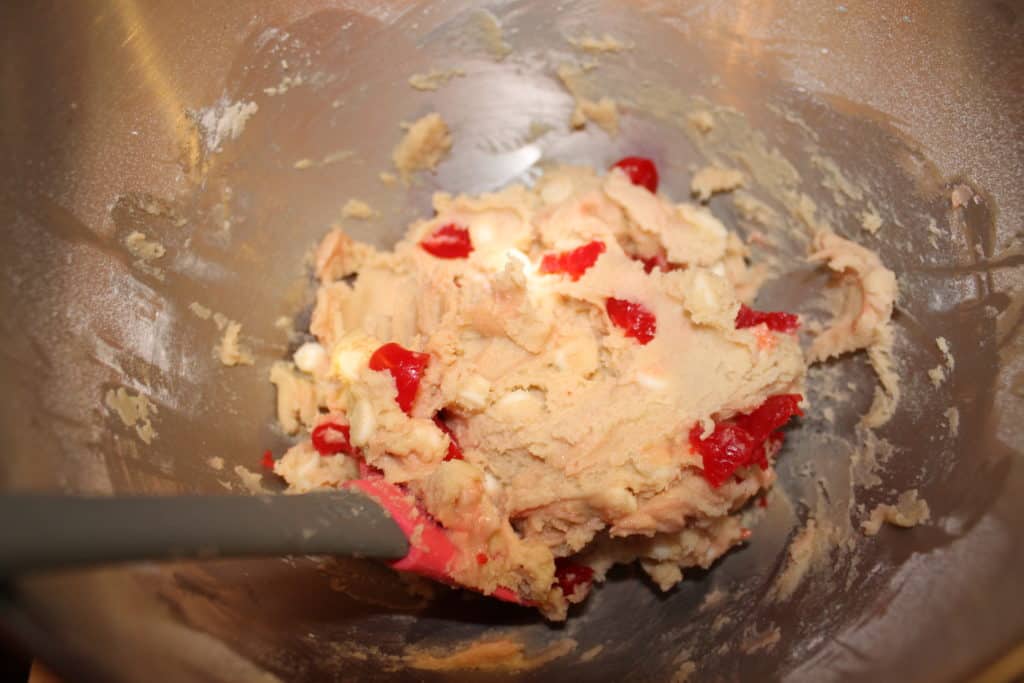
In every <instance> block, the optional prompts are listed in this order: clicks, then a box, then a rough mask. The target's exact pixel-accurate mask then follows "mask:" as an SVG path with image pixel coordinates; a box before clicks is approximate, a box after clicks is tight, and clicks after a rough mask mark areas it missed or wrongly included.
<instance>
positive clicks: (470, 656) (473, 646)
mask: <svg viewBox="0 0 1024 683" xmlns="http://www.w3.org/2000/svg"><path fill="white" fill-rule="evenodd" d="M575 649H576V641H575V640H573V639H572V638H563V639H561V640H557V641H555V642H554V643H552V644H551V645H548V646H547V647H545V648H544V649H542V650H541V651H540V652H537V653H536V654H533V655H528V654H526V647H525V646H524V645H523V643H521V642H519V641H516V640H512V639H510V638H502V639H500V640H491V641H484V642H474V643H469V644H467V645H463V646H461V647H457V648H456V649H455V650H454V651H452V652H437V653H435V652H429V651H423V650H418V649H414V648H413V649H410V651H409V654H407V655H406V657H405V663H406V664H407V665H409V666H410V667H412V668H413V669H420V670H424V671H464V670H474V671H508V672H514V671H527V670H529V669H536V668H537V667H540V666H542V665H544V664H547V663H548V662H551V661H554V660H556V659H558V658H559V657H564V656H566V655H567V654H569V653H571V652H572V651H573V650H575Z"/></svg>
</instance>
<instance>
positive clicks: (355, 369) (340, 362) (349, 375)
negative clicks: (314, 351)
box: [331, 331, 380, 382]
mask: <svg viewBox="0 0 1024 683" xmlns="http://www.w3.org/2000/svg"><path fill="white" fill-rule="evenodd" d="M379 346H380V342H379V341H377V340H376V339H374V338H373V337H370V336H368V335H367V334H366V333H365V332H362V331H353V332H350V333H349V334H346V335H345V336H344V337H342V338H341V339H339V340H338V343H337V344H335V345H334V347H333V348H332V349H331V375H332V376H333V377H334V378H335V379H340V380H341V381H343V382H354V381H355V380H356V379H357V378H358V377H359V373H360V372H361V371H362V369H363V368H364V367H365V366H366V364H367V363H369V361H370V356H371V355H373V352H374V351H375V350H376V349H377V348H378V347H379Z"/></svg>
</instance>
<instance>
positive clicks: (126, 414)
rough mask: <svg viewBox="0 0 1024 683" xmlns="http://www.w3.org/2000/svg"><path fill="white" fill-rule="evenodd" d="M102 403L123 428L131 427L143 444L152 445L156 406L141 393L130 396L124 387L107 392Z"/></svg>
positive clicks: (155, 433)
mask: <svg viewBox="0 0 1024 683" xmlns="http://www.w3.org/2000/svg"><path fill="white" fill-rule="evenodd" d="M104 402H105V403H106V404H107V407H108V408H110V409H111V410H112V411H114V412H115V413H116V414H117V416H118V417H119V418H120V419H121V424H123V425H124V426H125V427H133V428H134V429H135V433H136V434H138V436H139V438H140V439H142V442H143V443H145V444H147V445H148V444H151V443H153V439H155V438H156V437H157V432H156V430H155V429H153V419H152V417H153V415H156V413H157V407H156V405H155V404H154V403H153V402H152V401H150V400H149V397H148V396H146V395H145V394H143V393H139V394H136V395H135V396H132V395H131V394H129V393H128V390H127V389H125V388H124V387H118V388H117V389H110V390H109V391H107V395H106V398H105V400H104Z"/></svg>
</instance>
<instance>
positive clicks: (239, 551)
mask: <svg viewBox="0 0 1024 683" xmlns="http://www.w3.org/2000/svg"><path fill="white" fill-rule="evenodd" d="M0 518H2V519H4V520H5V523H4V524H3V525H2V526H0V578H12V577H16V576H20V575H25V574H30V573H36V572H42V571H51V570H56V569H69V568H74V567H82V566H89V565H99V564H109V563H114V562H133V561H144V560H169V559H209V558H214V557H243V556H275V555H347V556H353V557H367V558H378V559H383V560H388V561H389V563H390V564H391V566H392V567H394V568H395V569H397V570H400V571H407V572H413V573H416V574H420V575H422V576H426V577H428V578H431V579H434V580H437V581H442V582H444V583H448V584H454V583H455V582H454V581H453V580H452V578H451V576H450V574H449V572H448V567H449V566H451V563H452V562H453V561H454V560H455V559H456V558H457V557H458V555H459V552H460V551H459V550H458V548H456V546H455V545H454V544H453V543H452V542H451V540H450V539H449V538H448V536H447V534H446V533H445V531H444V529H443V528H441V527H440V526H439V525H438V524H437V523H436V522H434V521H433V520H431V519H430V517H429V516H428V515H427V514H426V513H425V512H424V511H423V510H420V509H419V508H418V507H417V505H416V504H415V502H414V501H413V500H412V499H411V496H409V495H407V494H406V493H405V492H404V491H402V490H401V489H400V488H398V487H397V486H394V485H393V484H389V483H388V482H386V481H385V480H384V478H383V477H380V476H379V475H378V476H374V475H372V474H370V475H366V476H364V478H363V479H356V480H353V481H349V482H347V483H346V484H345V486H344V488H342V489H341V490H337V491H329V492H315V493H307V494H302V495H257V496H221V495H217V496H115V497H81V496H63V495H48V494H5V495H0ZM492 595H493V596H494V597H496V598H499V599H501V600H506V601H509V602H521V600H520V599H519V597H518V596H517V595H516V594H515V593H514V592H512V591H511V590H508V589H504V588H500V589H498V591H495V592H494V593H493V594H492Z"/></svg>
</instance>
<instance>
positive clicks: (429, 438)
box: [412, 420, 447, 454]
mask: <svg viewBox="0 0 1024 683" xmlns="http://www.w3.org/2000/svg"><path fill="white" fill-rule="evenodd" d="M412 436H413V439H414V442H415V443H416V450H418V451H419V452H420V453H428V454H429V453H440V452H441V451H445V450H447V449H446V448H445V445H446V444H445V434H444V432H442V431H441V430H440V429H439V428H438V427H437V425H435V424H434V423H433V422H431V421H430V420H415V421H414V423H413V427H412Z"/></svg>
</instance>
